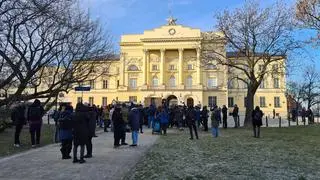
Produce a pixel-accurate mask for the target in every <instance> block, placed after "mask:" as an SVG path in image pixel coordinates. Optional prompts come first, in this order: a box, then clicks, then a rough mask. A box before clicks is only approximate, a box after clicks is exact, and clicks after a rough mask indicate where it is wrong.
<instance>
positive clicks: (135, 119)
mask: <svg viewBox="0 0 320 180" xmlns="http://www.w3.org/2000/svg"><path fill="white" fill-rule="evenodd" d="M128 122H129V126H130V127H131V130H132V131H138V130H139V128H140V112H139V109H137V108H132V109H131V111H130V112H129V115H128Z"/></svg>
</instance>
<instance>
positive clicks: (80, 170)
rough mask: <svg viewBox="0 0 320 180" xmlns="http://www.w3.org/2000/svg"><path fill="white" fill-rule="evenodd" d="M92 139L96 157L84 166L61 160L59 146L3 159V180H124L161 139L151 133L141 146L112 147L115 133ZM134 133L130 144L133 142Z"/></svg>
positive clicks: (0, 164) (144, 136)
mask: <svg viewBox="0 0 320 180" xmlns="http://www.w3.org/2000/svg"><path fill="white" fill-rule="evenodd" d="M98 136H99V137H97V138H94V139H93V156H94V157H93V158H91V159H87V163H85V164H73V163H72V160H62V159H61V154H60V150H59V149H60V147H59V145H58V144H53V145H49V146H45V147H43V148H39V149H34V150H30V151H27V152H25V153H21V154H17V155H14V156H10V157H6V158H2V159H0V180H4V179H5V180H22V179H23V180H38V179H45V180H60V179H61V180H67V179H68V180H69V179H76V180H82V179H83V180H90V179H95V180H100V179H111V180H115V179H121V178H122V177H123V176H124V175H125V174H126V173H127V172H128V171H129V170H130V169H132V168H133V167H134V166H135V164H136V163H137V162H138V161H139V160H140V159H141V158H142V157H143V155H144V154H145V152H146V151H147V150H148V149H149V148H150V147H151V146H152V144H153V143H155V141H156V140H157V138H158V137H159V136H156V135H154V136H153V135H151V131H150V130H146V132H145V133H144V134H142V135H140V136H139V146H138V147H129V146H121V147H120V148H118V149H114V148H113V133H102V134H99V135H98ZM130 136H131V133H127V142H128V143H129V144H130V143H131V137H130Z"/></svg>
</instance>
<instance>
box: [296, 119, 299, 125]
mask: <svg viewBox="0 0 320 180" xmlns="http://www.w3.org/2000/svg"><path fill="white" fill-rule="evenodd" d="M296 121H297V126H299V118H298V119H296Z"/></svg>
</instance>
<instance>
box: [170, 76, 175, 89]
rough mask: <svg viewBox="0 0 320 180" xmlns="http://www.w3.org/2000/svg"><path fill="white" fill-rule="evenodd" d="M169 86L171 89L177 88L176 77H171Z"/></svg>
mask: <svg viewBox="0 0 320 180" xmlns="http://www.w3.org/2000/svg"><path fill="white" fill-rule="evenodd" d="M169 86H170V87H176V78H175V77H174V76H171V77H170V79H169Z"/></svg>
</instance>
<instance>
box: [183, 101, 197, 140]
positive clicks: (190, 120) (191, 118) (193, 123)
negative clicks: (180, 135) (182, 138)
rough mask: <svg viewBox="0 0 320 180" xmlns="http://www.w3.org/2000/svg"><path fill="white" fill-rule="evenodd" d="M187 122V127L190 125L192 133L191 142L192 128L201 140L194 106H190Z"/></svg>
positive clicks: (191, 132)
mask: <svg viewBox="0 0 320 180" xmlns="http://www.w3.org/2000/svg"><path fill="white" fill-rule="evenodd" d="M186 120H187V125H188V127H189V131H190V140H193V130H192V128H193V129H194V133H195V135H196V138H197V139H199V137H198V132H197V126H196V113H195V110H194V108H193V105H189V106H188V109H187V111H186Z"/></svg>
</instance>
